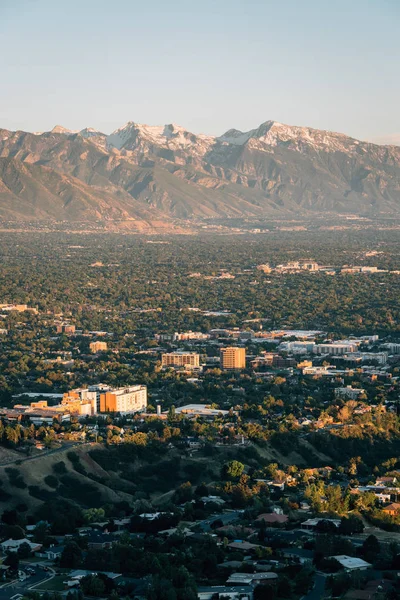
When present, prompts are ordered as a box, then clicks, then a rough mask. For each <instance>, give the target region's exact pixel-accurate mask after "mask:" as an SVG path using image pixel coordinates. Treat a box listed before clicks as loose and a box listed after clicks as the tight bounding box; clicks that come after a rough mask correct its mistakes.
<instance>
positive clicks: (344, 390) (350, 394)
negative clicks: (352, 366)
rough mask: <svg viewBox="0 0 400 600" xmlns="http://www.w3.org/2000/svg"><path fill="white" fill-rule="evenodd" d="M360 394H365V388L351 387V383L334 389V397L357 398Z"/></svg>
mask: <svg viewBox="0 0 400 600" xmlns="http://www.w3.org/2000/svg"><path fill="white" fill-rule="evenodd" d="M361 394H365V390H363V389H361V388H353V387H351V385H347V386H346V387H339V388H336V389H335V398H349V399H350V400H357V398H359V397H360V396H361Z"/></svg>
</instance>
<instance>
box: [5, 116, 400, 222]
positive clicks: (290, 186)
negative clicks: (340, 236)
mask: <svg viewBox="0 0 400 600" xmlns="http://www.w3.org/2000/svg"><path fill="white" fill-rule="evenodd" d="M399 206H400V147H398V146H379V145H374V144H370V143H367V142H361V141H358V140H355V139H352V138H350V137H347V136H345V135H343V134H338V133H331V132H327V131H320V130H316V129H310V128H306V127H292V126H287V125H282V124H280V123H276V122H274V121H267V122H266V123H263V124H262V125H260V126H259V127H258V128H256V129H253V130H251V131H247V132H242V131H238V130H236V129H231V130H229V131H227V132H226V133H225V134H224V135H222V136H220V137H211V136H206V135H196V134H193V133H190V132H189V131H187V130H185V129H184V128H182V127H179V126H177V125H172V124H171V125H165V126H159V127H158V126H157V127H153V126H148V125H139V124H137V123H134V122H129V123H127V124H126V125H125V126H123V127H121V128H120V129H117V130H116V131H114V132H113V133H112V134H110V135H106V134H104V133H102V132H99V131H96V130H94V129H91V128H86V129H83V130H82V131H79V132H73V131H70V130H67V129H65V128H63V127H61V126H56V127H54V129H53V130H52V131H50V132H44V133H28V132H23V131H16V132H11V131H8V130H5V129H0V219H2V220H20V219H25V220H26V219H28V220H35V219H36V220H41V219H43V220H44V219H48V220H65V221H104V222H107V223H110V224H111V223H114V224H117V225H118V226H122V225H123V226H126V227H129V228H136V229H139V230H146V229H148V228H152V227H154V226H156V227H157V228H161V229H162V228H165V227H167V228H168V227H171V226H172V223H174V222H175V223H176V222H177V220H179V219H189V220H191V219H203V218H219V217H224V218H226V217H228V218H229V217H244V216H257V217H264V216H265V217H267V218H268V217H285V216H287V217H290V216H301V215H303V216H310V215H312V214H313V213H314V212H318V213H324V214H326V213H357V214H363V215H370V216H371V215H372V216H373V215H395V214H398V210H399Z"/></svg>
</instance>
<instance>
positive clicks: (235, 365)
mask: <svg viewBox="0 0 400 600" xmlns="http://www.w3.org/2000/svg"><path fill="white" fill-rule="evenodd" d="M220 356H221V368H222V369H225V370H227V371H232V370H237V369H245V368H246V350H245V348H239V347H237V346H229V347H227V348H221V351H220Z"/></svg>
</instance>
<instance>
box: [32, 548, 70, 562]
mask: <svg viewBox="0 0 400 600" xmlns="http://www.w3.org/2000/svg"><path fill="white" fill-rule="evenodd" d="M63 550H64V546H51V547H50V548H46V549H45V550H40V552H36V556H38V557H39V558H46V559H47V560H56V558H60V556H61V554H62V553H63Z"/></svg>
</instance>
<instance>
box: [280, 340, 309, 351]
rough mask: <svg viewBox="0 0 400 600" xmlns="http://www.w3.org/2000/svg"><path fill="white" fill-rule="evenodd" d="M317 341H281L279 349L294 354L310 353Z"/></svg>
mask: <svg viewBox="0 0 400 600" xmlns="http://www.w3.org/2000/svg"><path fill="white" fill-rule="evenodd" d="M314 346H315V342H313V341H310V340H307V341H298V340H297V341H295V342H281V343H280V344H279V350H280V351H281V352H291V353H293V354H309V353H311V352H312V351H313V348H314Z"/></svg>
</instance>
